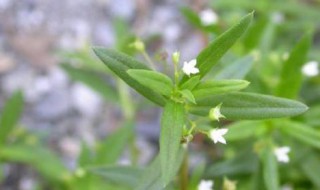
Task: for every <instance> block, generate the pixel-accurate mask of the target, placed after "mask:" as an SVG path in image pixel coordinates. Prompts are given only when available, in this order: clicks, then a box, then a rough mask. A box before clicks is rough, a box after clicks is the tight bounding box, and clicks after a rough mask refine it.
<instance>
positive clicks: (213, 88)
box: [192, 80, 250, 99]
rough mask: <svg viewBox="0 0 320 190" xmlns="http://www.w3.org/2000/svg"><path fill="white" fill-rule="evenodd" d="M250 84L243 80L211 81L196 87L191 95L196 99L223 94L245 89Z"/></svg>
mask: <svg viewBox="0 0 320 190" xmlns="http://www.w3.org/2000/svg"><path fill="white" fill-rule="evenodd" d="M249 84H250V83H249V82H248V81H245V80H212V81H204V82H202V83H200V84H199V85H197V86H196V87H195V88H194V89H193V90H192V93H193V95H194V96H195V98H196V99H200V98H204V97H208V96H211V95H215V94H224V93H228V92H234V91H238V90H241V89H244V88H246V87H247V86H248V85H249Z"/></svg>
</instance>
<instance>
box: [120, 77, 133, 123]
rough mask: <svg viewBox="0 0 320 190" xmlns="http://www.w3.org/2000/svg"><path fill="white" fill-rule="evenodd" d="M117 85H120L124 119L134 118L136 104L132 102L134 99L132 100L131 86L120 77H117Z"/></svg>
mask: <svg viewBox="0 0 320 190" xmlns="http://www.w3.org/2000/svg"><path fill="white" fill-rule="evenodd" d="M117 87H118V93H119V96H120V104H121V108H122V110H123V115H124V119H125V120H132V119H133V118H134V105H133V104H132V101H131V97H130V93H129V88H128V86H127V85H126V84H125V83H124V82H123V81H121V80H120V79H117Z"/></svg>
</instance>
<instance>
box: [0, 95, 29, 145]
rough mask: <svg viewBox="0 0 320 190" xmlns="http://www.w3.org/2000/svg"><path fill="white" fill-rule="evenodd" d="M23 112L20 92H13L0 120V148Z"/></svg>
mask: <svg viewBox="0 0 320 190" xmlns="http://www.w3.org/2000/svg"><path fill="white" fill-rule="evenodd" d="M22 110H23V95H22V92H20V91H17V92H15V93H14V94H13V95H12V97H10V99H9V100H8V101H7V102H6V103H5V105H4V107H3V109H2V111H1V118H0V146H2V145H3V144H4V143H5V142H6V140H7V137H8V135H9V133H10V132H11V131H12V130H13V128H14V127H15V126H16V124H17V123H18V121H19V119H20V116H21V114H22Z"/></svg>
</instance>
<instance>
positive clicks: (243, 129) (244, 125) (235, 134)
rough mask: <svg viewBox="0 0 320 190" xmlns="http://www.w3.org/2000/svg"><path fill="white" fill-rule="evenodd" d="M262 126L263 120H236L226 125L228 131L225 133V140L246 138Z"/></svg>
mask: <svg viewBox="0 0 320 190" xmlns="http://www.w3.org/2000/svg"><path fill="white" fill-rule="evenodd" d="M263 126H264V122H263V121H238V122H235V123H232V124H231V125H228V129H229V130H228V133H227V134H226V135H225V139H226V140H227V141H237V140H242V139H248V138H250V137H252V136H254V135H255V134H256V133H257V130H258V129H259V128H260V127H263Z"/></svg>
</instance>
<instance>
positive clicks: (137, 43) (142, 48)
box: [129, 39, 145, 52]
mask: <svg viewBox="0 0 320 190" xmlns="http://www.w3.org/2000/svg"><path fill="white" fill-rule="evenodd" d="M129 46H130V47H132V48H134V49H136V50H137V51H140V52H143V51H145V46H144V43H143V42H142V41H141V40H140V39H136V40H135V41H134V42H133V43H131V44H130V45H129Z"/></svg>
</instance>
